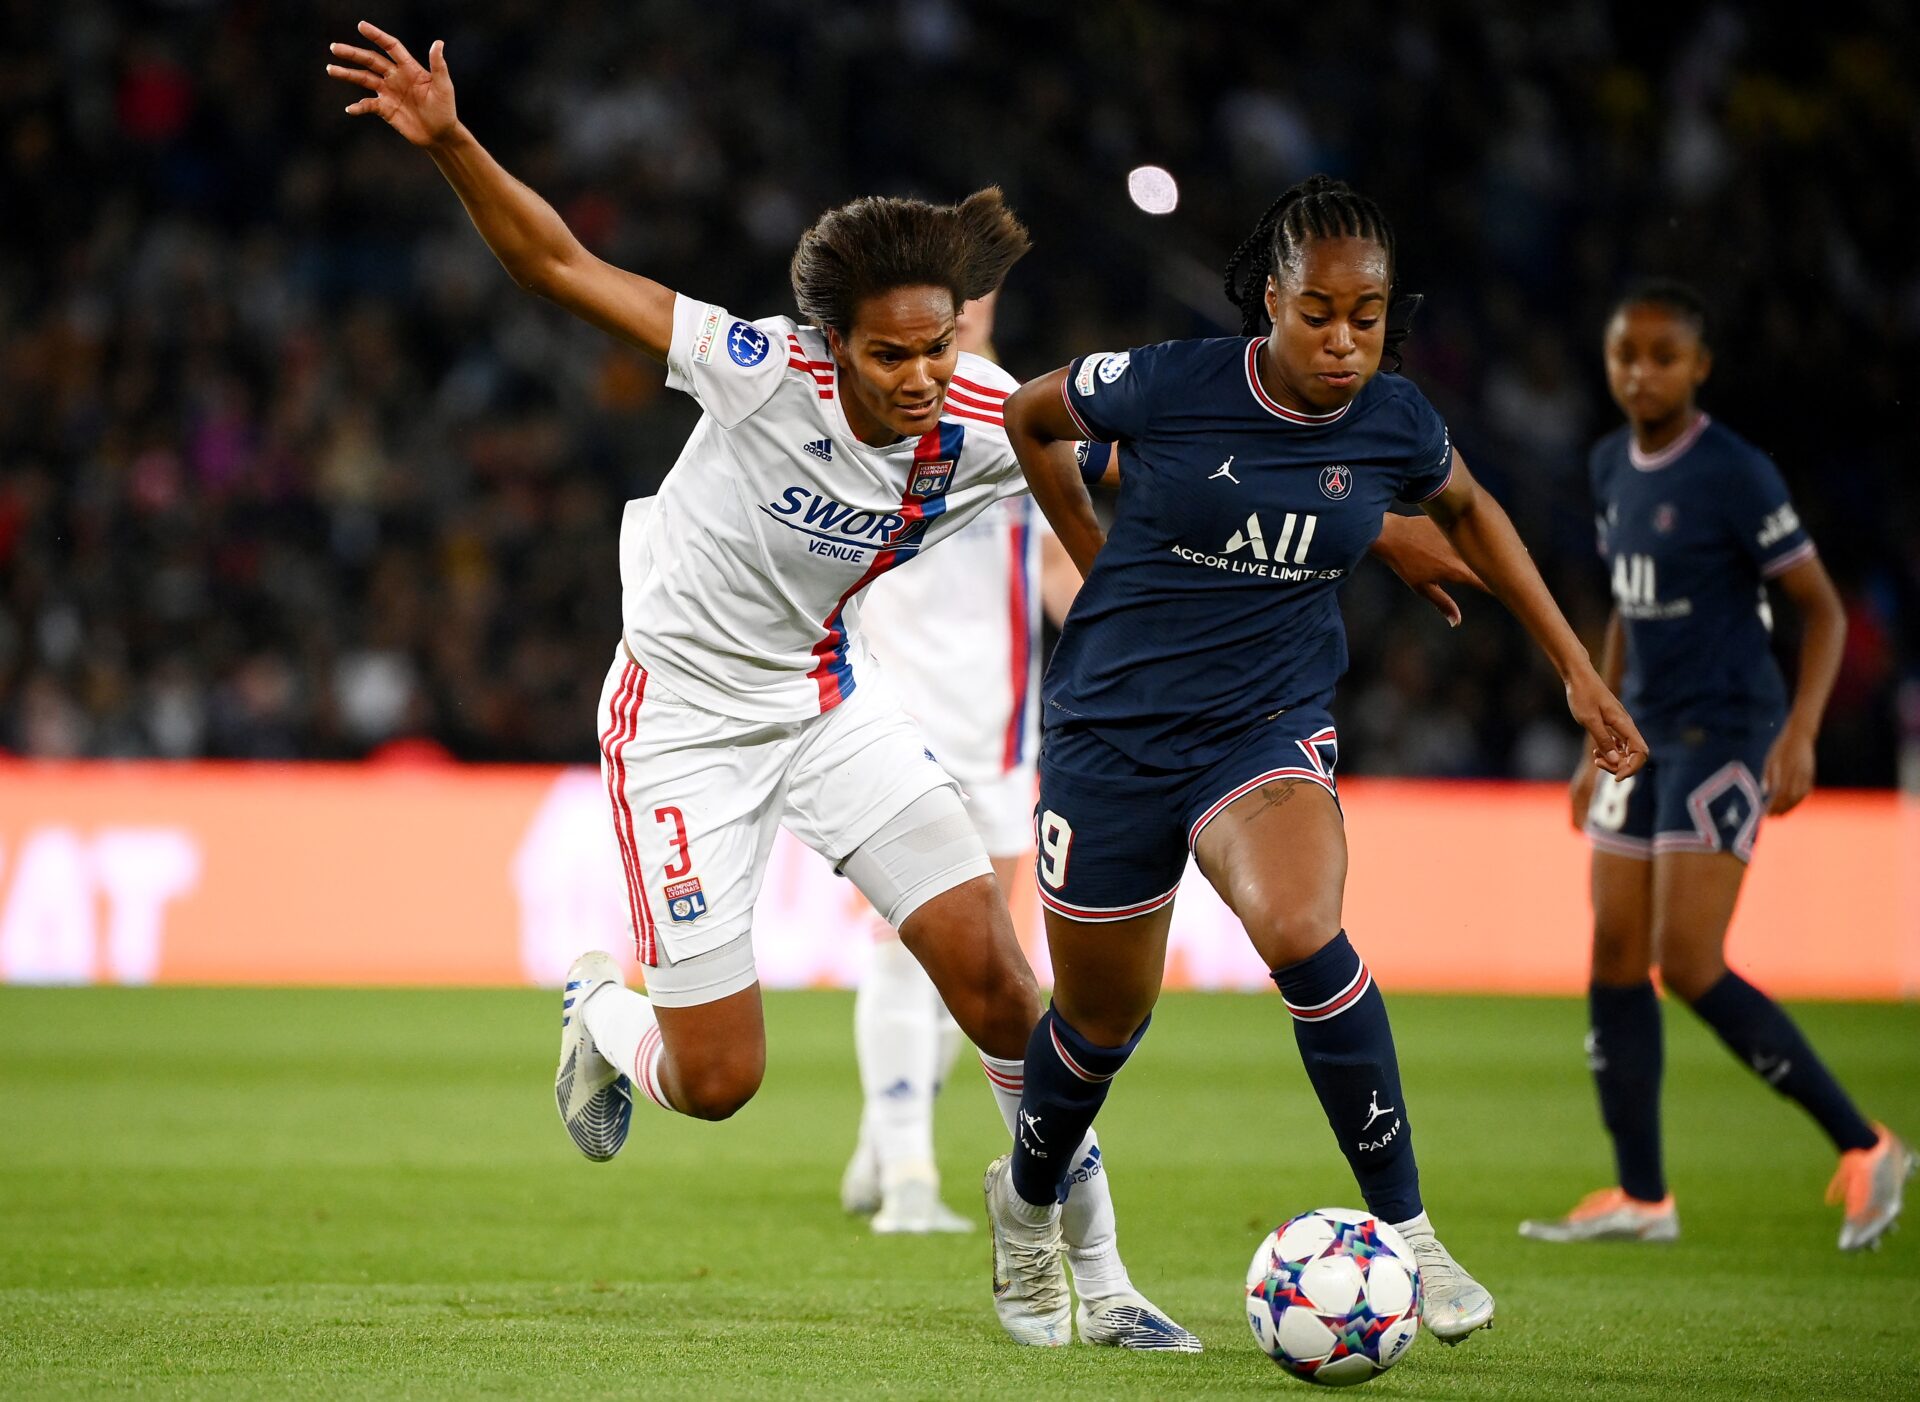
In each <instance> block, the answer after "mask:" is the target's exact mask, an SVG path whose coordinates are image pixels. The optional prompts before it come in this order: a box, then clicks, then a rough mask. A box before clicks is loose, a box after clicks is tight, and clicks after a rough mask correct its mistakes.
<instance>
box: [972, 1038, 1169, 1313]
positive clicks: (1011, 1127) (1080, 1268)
mask: <svg viewBox="0 0 1920 1402" xmlns="http://www.w3.org/2000/svg"><path fill="white" fill-rule="evenodd" d="M980 1066H981V1069H982V1070H984V1071H985V1072H986V1073H987V1084H988V1085H989V1086H990V1087H992V1089H993V1099H994V1103H995V1104H997V1105H998V1106H999V1107H1000V1118H1001V1119H1003V1120H1005V1121H1006V1122H1007V1133H1008V1135H1013V1134H1014V1133H1015V1132H1016V1130H1015V1126H1016V1125H1017V1124H1018V1123H1019V1119H1018V1117H1019V1113H1020V1092H1021V1089H1022V1088H1023V1087H1024V1086H1025V1085H1026V1079H1027V1070H1026V1062H1025V1061H1002V1060H1001V1059H1000V1058H999V1057H996V1056H988V1055H987V1054H986V1053H985V1052H982V1053H980ZM1073 1162H1074V1177H1073V1181H1072V1183H1071V1184H1070V1186H1069V1187H1068V1190H1067V1204H1066V1206H1065V1207H1064V1208H1063V1209H1061V1213H1060V1236H1061V1238H1062V1239H1063V1240H1064V1241H1065V1242H1066V1244H1067V1264H1068V1265H1069V1266H1071V1267H1072V1268H1073V1283H1074V1287H1075V1288H1076V1289H1077V1290H1078V1291H1079V1292H1080V1298H1081V1299H1083V1300H1099V1299H1105V1298H1106V1297H1108V1296H1110V1295H1118V1294H1122V1293H1125V1292H1128V1291H1131V1290H1132V1289H1133V1282H1132V1281H1131V1280H1130V1279H1128V1277H1127V1267H1126V1263H1125V1262H1124V1261H1122V1260H1121V1259H1120V1242H1119V1238H1118V1235H1117V1229H1116V1224H1115V1221H1114V1215H1113V1189H1112V1187H1111V1186H1110V1185H1109V1184H1108V1182H1107V1171H1106V1165H1105V1163H1104V1162H1102V1160H1101V1157H1100V1137H1099V1136H1098V1135H1097V1134H1095V1133H1094V1131H1093V1130H1091V1129H1089V1130H1088V1131H1087V1137H1086V1138H1085V1139H1083V1140H1081V1141H1080V1147H1079V1149H1078V1150H1076V1151H1075V1153H1074V1156H1073ZM1013 1196H1015V1197H1018V1196H1019V1194H1018V1193H1015V1194H1014V1195H1013Z"/></svg>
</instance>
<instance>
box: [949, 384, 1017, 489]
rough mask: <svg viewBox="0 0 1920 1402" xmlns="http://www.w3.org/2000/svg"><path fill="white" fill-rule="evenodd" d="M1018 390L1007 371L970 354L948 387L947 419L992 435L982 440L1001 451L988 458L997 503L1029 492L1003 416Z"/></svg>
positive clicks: (986, 434) (987, 435) (984, 434)
mask: <svg viewBox="0 0 1920 1402" xmlns="http://www.w3.org/2000/svg"><path fill="white" fill-rule="evenodd" d="M1018 388H1020V382H1019V381H1018V380H1016V379H1014V378H1013V376H1011V375H1009V374H1008V373H1007V372H1006V371H1005V370H1002V369H1001V368H1000V367H999V366H998V365H995V364H994V363H993V362H992V361H991V360H988V359H987V358H986V357H985V356H980V355H974V354H972V353H971V352H968V351H962V352H960V359H959V363H958V364H957V365H956V366H955V367H954V372H953V379H952V381H951V382H950V383H949V384H948V385H947V406H946V410H945V413H944V417H947V418H950V419H954V420H957V421H959V422H961V423H966V424H973V425H975V426H977V427H979V428H980V429H982V430H990V433H987V432H983V436H985V437H989V438H990V439H991V440H992V441H993V443H994V444H995V445H996V446H997V447H998V449H999V451H998V452H996V453H994V454H991V455H987V456H986V457H985V461H986V463H987V465H988V471H989V475H990V478H991V481H992V485H993V488H994V496H995V498H996V499H998V498H1001V497H1011V496H1018V495H1020V494H1021V493H1022V492H1025V491H1026V490H1027V479H1026V475H1025V474H1024V473H1022V472H1021V471H1020V460H1019V458H1017V457H1015V456H1014V453H1013V448H1012V446H1011V444H1009V443H1008V441H1007V421H1006V417H1005V413H1004V410H1005V408H1006V403H1007V396H1008V395H1010V394H1012V393H1013V392H1014V391H1015V390H1016V389H1018Z"/></svg>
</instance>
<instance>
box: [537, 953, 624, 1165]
mask: <svg viewBox="0 0 1920 1402" xmlns="http://www.w3.org/2000/svg"><path fill="white" fill-rule="evenodd" d="M622 982H623V980H622V979H621V977H620V966H619V965H618V964H617V963H615V962H614V960H613V956H612V955H609V954H603V953H601V952H600V951H599V950H597V949H596V950H592V951H590V952H588V953H586V954H582V955H581V956H580V957H579V958H578V959H576V960H574V961H573V967H572V968H570V969H568V970H567V984H566V988H565V989H564V990H563V992H562V994H561V1000H562V1001H561V1003H560V1009H561V1012H560V1069H559V1070H557V1071H555V1072H554V1075H553V1098H554V1101H555V1102H556V1103H557V1104H558V1105H559V1107H560V1121H561V1123H562V1124H564V1125H566V1127H567V1134H568V1135H569V1136H570V1137H571V1138H572V1139H573V1146H574V1147H575V1148H576V1149H578V1150H579V1151H580V1152H581V1153H583V1154H585V1155H586V1156H587V1157H588V1158H590V1159H592V1160H593V1161H594V1162H595V1163H605V1162H606V1161H607V1160H608V1159H610V1158H612V1157H613V1156H614V1155H615V1154H617V1153H619V1152H620V1146H621V1145H622V1144H625V1143H626V1142H627V1126H628V1125H629V1124H631V1123H632V1122H633V1082H632V1081H630V1080H629V1079H627V1077H626V1076H625V1075H624V1074H622V1073H621V1071H620V1069H619V1068H618V1067H616V1066H615V1065H614V1064H613V1063H612V1062H610V1061H608V1060H607V1059H606V1058H605V1057H604V1056H602V1055H600V1049H599V1048H598V1047H596V1046H595V1045H594V1044H593V1034H592V1033H590V1032H588V1031H587V1022H586V1019H585V1018H583V1017H581V1016H580V1005H581V1004H583V1003H585V1002H586V1001H587V999H588V998H589V997H590V996H592V994H593V993H594V991H595V990H597V989H598V988H600V987H601V986H602V985H603V984H608V983H622Z"/></svg>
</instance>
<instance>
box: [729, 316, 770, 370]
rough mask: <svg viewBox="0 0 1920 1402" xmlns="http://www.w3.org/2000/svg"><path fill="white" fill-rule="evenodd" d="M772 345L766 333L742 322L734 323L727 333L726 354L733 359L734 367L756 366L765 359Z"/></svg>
mask: <svg viewBox="0 0 1920 1402" xmlns="http://www.w3.org/2000/svg"><path fill="white" fill-rule="evenodd" d="M772 344H773V342H772V341H770V340H768V339H767V333H766V332H764V331H762V330H761V329H760V328H759V327H757V326H753V325H750V324H748V323H747V322H744V321H736V322H734V323H733V326H732V328H731V329H730V330H729V331H728V332H727V354H728V355H729V356H731V357H732V358H733V363H734V364H735V365H739V366H754V365H758V364H759V363H760V362H761V361H763V360H765V359H766V358H767V350H768V348H769V347H770V346H772Z"/></svg>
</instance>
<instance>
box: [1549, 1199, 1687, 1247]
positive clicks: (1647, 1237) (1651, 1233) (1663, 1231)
mask: <svg viewBox="0 0 1920 1402" xmlns="http://www.w3.org/2000/svg"><path fill="white" fill-rule="evenodd" d="M1520 1235H1521V1236H1524V1237H1531V1238H1532V1239H1533V1240H1535V1241H1678V1240H1679V1239H1680V1212H1679V1209H1677V1208H1676V1207H1675V1206H1674V1205H1673V1194H1671V1193H1669V1194H1667V1196H1666V1197H1664V1198H1662V1199H1661V1200H1660V1201H1659V1202H1642V1201H1641V1200H1640V1199H1638V1198H1630V1197H1628V1196H1627V1195H1626V1194H1625V1193H1623V1192H1622V1191H1621V1190H1620V1189H1618V1188H1602V1189H1600V1190H1599V1191H1598V1192H1593V1193H1588V1194H1587V1195H1586V1196H1585V1197H1583V1198H1581V1199H1580V1201H1579V1203H1578V1204H1577V1205H1576V1206H1575V1207H1574V1209H1573V1211H1571V1212H1569V1213H1568V1214H1567V1215H1566V1216H1565V1217H1556V1218H1553V1219H1552V1220H1551V1221H1526V1222H1522V1223H1521V1224H1520Z"/></svg>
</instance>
